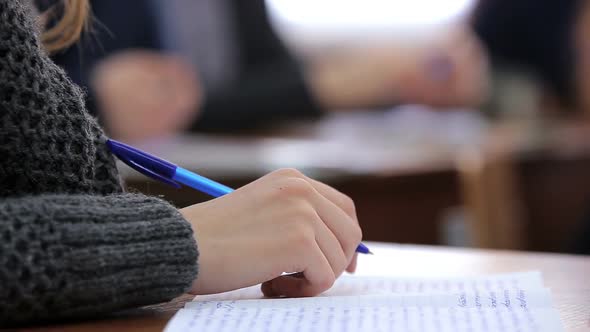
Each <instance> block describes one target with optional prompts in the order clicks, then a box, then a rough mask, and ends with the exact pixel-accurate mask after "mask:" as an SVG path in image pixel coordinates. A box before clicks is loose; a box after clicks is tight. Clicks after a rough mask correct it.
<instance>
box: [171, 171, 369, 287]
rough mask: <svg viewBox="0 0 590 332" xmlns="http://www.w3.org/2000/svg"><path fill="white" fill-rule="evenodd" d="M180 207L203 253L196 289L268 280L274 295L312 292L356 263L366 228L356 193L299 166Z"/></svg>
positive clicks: (328, 284) (242, 284)
mask: <svg viewBox="0 0 590 332" xmlns="http://www.w3.org/2000/svg"><path fill="white" fill-rule="evenodd" d="M181 213H182V214H183V215H184V217H185V218H186V219H187V220H189V221H190V222H191V224H192V225H193V228H194V230H195V237H196V239H197V245H198V247H199V253H200V256H199V276H198V278H197V280H196V281H195V282H194V283H193V287H192V289H191V292H192V293H194V294H209V293H217V292H224V291H229V290H233V289H237V288H242V287H247V286H251V285H255V284H258V283H264V284H263V286H262V290H263V292H264V293H265V294H266V295H267V296H289V297H300V296H313V295H316V294H319V293H321V292H323V291H325V290H327V289H329V288H330V287H331V286H332V284H333V283H334V281H335V280H336V278H338V277H339V276H340V275H341V274H342V273H343V271H344V270H345V269H346V270H347V271H349V272H353V271H354V270H355V268H356V253H355V250H356V247H357V246H358V244H359V243H360V242H361V238H362V233H361V229H360V227H359V225H358V221H357V218H356V212H355V208H354V204H353V202H352V200H351V199H350V198H348V197H347V196H345V195H344V194H342V193H340V192H338V191H336V190H335V189H333V188H331V187H329V186H327V185H325V184H322V183H320V182H317V181H314V180H312V179H310V178H307V177H306V176H304V175H303V174H301V173H299V172H298V171H296V170H290V169H284V170H278V171H275V172H273V173H270V174H268V175H266V176H264V177H262V178H260V179H258V180H256V181H254V182H252V183H250V184H248V185H246V186H244V187H242V188H240V189H238V190H236V191H235V192H233V193H231V194H228V195H226V196H223V197H220V198H218V199H215V200H212V201H209V202H206V203H202V204H197V205H193V206H190V207H188V208H185V209H182V210H181ZM283 272H299V273H297V274H293V275H282V273H283Z"/></svg>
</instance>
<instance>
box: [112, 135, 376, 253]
mask: <svg viewBox="0 0 590 332" xmlns="http://www.w3.org/2000/svg"><path fill="white" fill-rule="evenodd" d="M107 146H108V148H109V149H110V150H111V152H112V153H113V154H114V155H115V156H116V157H117V158H119V160H121V161H122V162H124V163H125V164H127V165H128V166H129V167H131V168H133V169H135V170H136V171H138V172H140V173H142V174H143V175H146V176H148V177H150V178H152V179H154V180H157V181H160V182H163V183H166V184H168V185H170V186H173V187H175V188H180V187H181V186H180V185H179V184H178V183H182V184H184V185H186V186H189V187H191V188H193V189H196V190H198V191H201V192H203V193H206V194H209V195H211V196H213V197H219V196H223V195H225V194H229V193H231V192H232V191H234V190H233V189H232V188H230V187H227V186H224V185H222V184H221V183H218V182H215V181H213V180H210V179H207V178H206V177H204V176H201V175H198V174H195V173H193V172H191V171H189V170H186V169H184V168H182V167H179V166H177V165H174V164H173V163H171V162H168V161H166V160H163V159H160V158H158V157H156V156H153V155H150V154H148V153H147V152H144V151H141V150H139V149H136V148H134V147H132V146H129V145H127V144H124V143H121V142H118V141H115V140H113V139H109V140H107ZM356 252H358V253H360V254H371V251H370V250H369V248H367V246H365V245H364V244H362V243H361V244H359V245H358V247H357V248H356Z"/></svg>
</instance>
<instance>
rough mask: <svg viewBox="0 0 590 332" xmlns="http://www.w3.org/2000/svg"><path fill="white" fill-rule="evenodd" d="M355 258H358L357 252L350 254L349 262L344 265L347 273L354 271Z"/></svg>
mask: <svg viewBox="0 0 590 332" xmlns="http://www.w3.org/2000/svg"><path fill="white" fill-rule="evenodd" d="M357 259H358V254H357V253H355V254H354V256H352V260H351V261H350V264H348V266H347V267H346V272H348V273H355V272H356V265H357Z"/></svg>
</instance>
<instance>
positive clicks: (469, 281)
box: [195, 271, 544, 301]
mask: <svg viewBox="0 0 590 332" xmlns="http://www.w3.org/2000/svg"><path fill="white" fill-rule="evenodd" d="M511 288H524V289H543V288H544V287H543V279H542V278H541V273H540V272H537V271H533V272H519V273H509V274H496V275H489V276H481V277H475V278H446V279H440V278H439V279H436V278H420V279H418V278H412V279H407V278H403V279H402V278H391V277H355V276H342V277H340V278H339V279H338V280H337V281H336V282H335V283H334V286H332V288H331V289H330V290H328V291H327V292H325V293H323V294H322V295H320V296H343V295H367V294H384V293H386V294H389V293H430V292H454V291H469V290H471V291H473V290H492V289H511ZM263 297H264V296H263V295H262V292H261V291H260V285H256V286H252V287H246V288H242V289H238V290H235V291H231V292H226V293H221V294H213V295H201V296H197V297H195V301H223V300H245V299H260V298H263Z"/></svg>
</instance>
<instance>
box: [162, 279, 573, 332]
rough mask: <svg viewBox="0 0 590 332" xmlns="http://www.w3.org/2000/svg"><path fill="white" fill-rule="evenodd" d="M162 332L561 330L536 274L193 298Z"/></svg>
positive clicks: (358, 282)
mask: <svg viewBox="0 0 590 332" xmlns="http://www.w3.org/2000/svg"><path fill="white" fill-rule="evenodd" d="M228 299H230V300H228ZM244 299H249V300H244ZM165 331H166V332H178V331H195V332H206V331H281V332H289V331H294V332H295V331H296V332H305V331H423V332H431V331H437V332H438V331H442V332H445V331H453V332H456V331H471V332H478V331H489V332H492V331H523V332H526V331H531V332H532V331H539V332H543V331H547V332H549V331H551V332H560V331H563V328H562V325H561V321H560V319H559V315H558V314H557V311H555V310H554V309H553V308H552V303H551V296H550V292H549V290H548V289H545V288H543V282H542V278H541V275H540V273H538V272H532V273H516V274H506V275H494V276H486V277H478V278H468V279H396V278H382V277H379V278H375V277H348V278H343V279H341V280H339V281H338V282H337V284H335V286H334V287H333V288H332V289H331V290H330V291H328V292H326V293H325V294H324V295H323V296H319V297H313V298H298V299H261V293H260V290H259V287H256V288H254V287H252V288H247V289H242V290H238V291H234V292H229V293H224V294H219V295H211V296H203V297H201V296H200V297H197V298H196V300H195V301H193V302H189V303H187V304H186V305H185V309H182V310H180V311H179V312H178V313H177V314H176V315H175V317H174V318H173V319H172V321H171V322H170V323H169V324H168V326H167V327H166V330H165Z"/></svg>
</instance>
